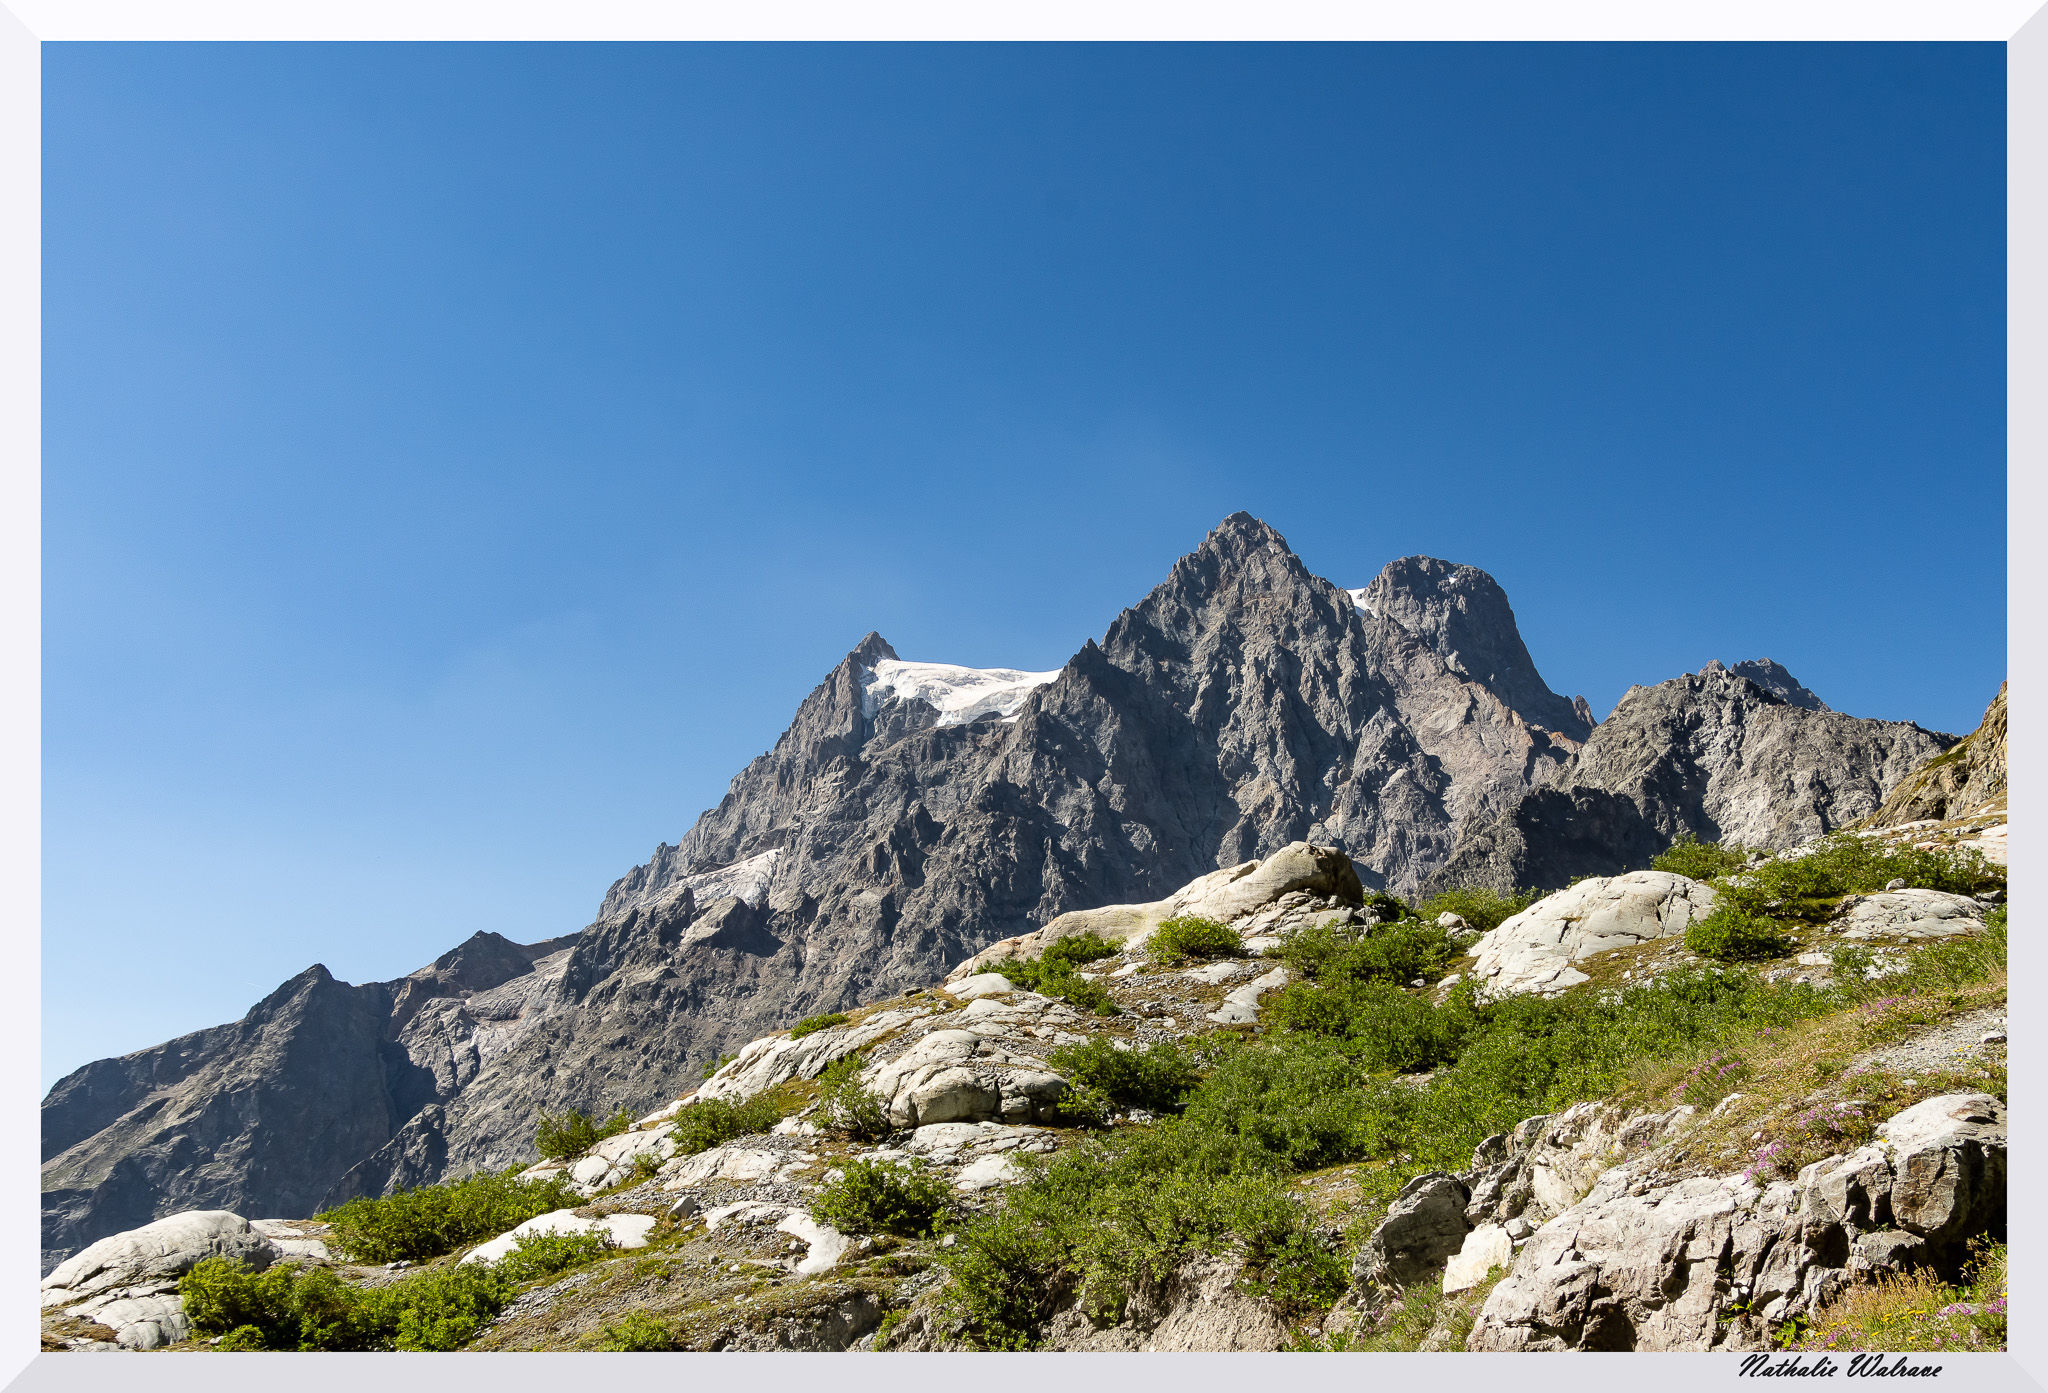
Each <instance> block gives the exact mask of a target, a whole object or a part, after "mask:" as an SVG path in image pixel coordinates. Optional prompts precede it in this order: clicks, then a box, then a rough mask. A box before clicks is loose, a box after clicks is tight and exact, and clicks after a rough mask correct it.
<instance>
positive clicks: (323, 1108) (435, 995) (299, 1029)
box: [43, 933, 567, 1270]
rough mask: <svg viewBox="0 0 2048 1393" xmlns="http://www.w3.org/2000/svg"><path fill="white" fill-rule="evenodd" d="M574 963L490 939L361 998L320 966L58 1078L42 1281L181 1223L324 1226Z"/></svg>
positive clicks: (51, 1114) (558, 945)
mask: <svg viewBox="0 0 2048 1393" xmlns="http://www.w3.org/2000/svg"><path fill="white" fill-rule="evenodd" d="M566 957H567V952H566V950H565V949H564V947H563V945H562V941H561V940H556V941H554V942H551V943H542V944H535V945H532V946H527V947H522V946H521V945H519V944H516V943H512V942H510V941H508V940H506V939H504V938H501V937H499V936H498V935H497V934H489V933H480V934H477V935H476V936H475V937H473V938H471V939H470V940H469V941H468V942H467V943H464V944H462V945H461V946H459V947H457V948H455V949H453V950H452V951H450V952H448V953H445V954H443V955H442V956H441V957H439V958H437V959H436V960H435V961H434V962H433V963H431V964H430V965H428V966H427V967H424V968H421V969H420V970H419V971H418V972H415V973H413V974H411V975H410V976H408V977H402V978H400V979H398V980H397V981H395V982H372V983H368V984H365V985H361V986H352V985H350V984H349V983H347V982H340V981H337V980H335V978H334V976H333V975H332V974H331V973H329V972H328V970H327V969H326V968H325V967H323V966H321V965H319V964H318V963H316V964H314V965H313V966H312V967H309V968H307V969H306V970H305V971H304V972H302V973H300V974H299V975H298V976H296V977H294V978H292V979H291V980H290V981H288V982H286V983H285V984H284V985H283V986H281V987H279V988H278V989H277V990H276V991H274V992H272V993H271V994H270V995H269V996H267V997H265V998H264V999H263V1000H262V1001H260V1002H258V1003H257V1004H256V1005H255V1006H254V1007H252V1008H251V1009H250V1011H249V1014H248V1015H246V1016H244V1017H243V1018H242V1019H241V1020H239V1021H236V1022H235V1023H233V1024H232V1025H222V1026H215V1027H213V1028H212V1029H210V1030H201V1031H197V1032H195V1033H193V1034H191V1035H185V1036H180V1037H179V1038H178V1039H176V1040H172V1041H170V1042H169V1043H168V1044H163V1045H158V1046H156V1047H155V1048H154V1049H147V1050H140V1051H137V1052H136V1053H134V1054H130V1055H123V1056H122V1057H120V1058H118V1059H102V1060H97V1061H95V1062H93V1063H91V1064H88V1065H86V1066H85V1067H84V1068H83V1069H79V1070H77V1071H75V1072H74V1073H71V1074H69V1075H67V1076H65V1077H64V1078H63V1079H60V1080H59V1081H58V1082H57V1084H56V1086H55V1087H53V1088H52V1089H51V1090H50V1093H49V1096H48V1097H46V1098H44V1100H43V1265H44V1268H45V1270H47V1269H48V1268H50V1267H52V1266H54V1265H55V1264H56V1263H57V1262H59V1261H61V1260H62V1259H63V1258H64V1257H66V1256H68V1255H69V1254H70V1253H72V1252H75V1251H76V1250H77V1249H78V1248H80V1247H82V1246H84V1245H85V1244H87V1243H90V1242H92V1241H93V1240H94V1239H96V1238H100V1237H103V1236H104V1235H106V1234H109V1233H116V1232H119V1231H120V1230H122V1229H125V1228H133V1227H135V1226H136V1225H138V1224H145V1223H148V1222H149V1221H150V1220H152V1219H155V1218H157V1217H160V1216H161V1215H164V1214H166V1213H170V1212H172V1211H174V1210H179V1209H194V1208H196V1209H216V1208H217V1209H233V1210H238V1211H239V1210H244V1209H246V1210H248V1211H250V1212H252V1213H261V1214H276V1215H301V1214H310V1213H311V1212H313V1210H314V1208H316V1207H317V1206H318V1205H319V1204H320V1203H321V1202H322V1201H323V1200H324V1199H325V1198H326V1197H327V1195H328V1193H329V1191H330V1190H331V1189H332V1188H333V1187H334V1185H335V1184H336V1183H337V1182H339V1181H340V1180H341V1179H342V1178H343V1176H344V1174H345V1173H347V1172H348V1171H349V1169H350V1168H351V1167H352V1166H354V1165H355V1164H356V1163H357V1162H358V1161H360V1160H361V1159H362V1158H363V1157H364V1156H367V1155H369V1154H371V1153H372V1152H375V1151H376V1150H377V1149H378V1148H379V1147H382V1146H384V1145H385V1143H386V1142H388V1141H390V1140H391V1138H392V1137H393V1136H394V1135H395V1134H396V1133H397V1132H398V1131H399V1129H400V1128H401V1127H402V1125H403V1124H404V1123H405V1122H406V1121H407V1120H408V1119H409V1118H411V1117H413V1116H414V1115H415V1114H417V1113H418V1112H419V1111H420V1109H421V1108H422V1107H425V1106H427V1105H428V1104H430V1103H431V1102H433V1101H434V1100H435V1099H436V1098H437V1097H438V1096H439V1095H440V1094H441V1093H443V1092H452V1091H453V1090H455V1089H458V1088H460V1087H461V1086H462V1085H464V1084H466V1083H467V1082H468V1081H469V1079H470V1078H472V1077H474V1075H475V1073H476V1066H477V1064H478V1062H479V1061H480V1060H481V1058H482V1056H483V1055H484V1054H485V1053H488V1051H489V1050H490V1048H491V1047H492V1043H493V1042H492V1040H491V1038H490V1036H491V1033H492V1030H493V1029H495V1030H496V1031H497V1032H498V1033H499V1034H500V1035H503V1034H507V1033H510V1032H512V1031H515V1030H516V1029H517V1025H518V1016H519V1011H518V1010H517V1009H516V1007H515V1008H514V1009H511V1010H507V1009H505V1006H506V1005H507V1003H508V1001H514V1000H516V998H517V997H518V995H519V993H520V990H521V989H520V988H519V987H518V986H516V985H513V986H512V987H511V990H510V992H509V993H508V991H507V990H506V988H507V986H508V984H517V983H522V982H523V983H525V984H527V985H528V986H529V987H530V986H531V985H533V984H535V983H537V982H539V981H541V980H545V979H546V977H547V969H548V967H549V966H550V965H559V964H560V963H561V962H562V961H563V960H565V959H566ZM537 966H538V967H539V969H540V971H538V972H536V967H537ZM493 989H496V990H495V992H494V990H493ZM494 997H495V998H496V1000H495V1002H494ZM486 1020H487V1021H489V1022H490V1024H488V1025H487V1024H485V1023H484V1022H485V1021H486Z"/></svg>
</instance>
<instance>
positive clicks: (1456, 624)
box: [1350, 556, 1593, 740]
mask: <svg viewBox="0 0 2048 1393" xmlns="http://www.w3.org/2000/svg"><path fill="white" fill-rule="evenodd" d="M1350 593H1351V594H1352V596H1353V598H1354V600H1355V602H1356V603H1357V606H1358V608H1359V610H1360V611H1361V612H1362V613H1365V614H1367V615H1372V616H1378V617H1385V618H1388V619H1392V620H1394V621H1395V622H1397V623H1399V624H1400V625H1401V626H1402V627H1403V628H1405V629H1407V630H1408V632H1410V633H1412V634H1414V635H1415V636H1416V637H1417V638H1418V639H1420V640H1421V641H1422V642H1423V643H1424V644H1425V645H1427V646H1428V647H1429V649H1430V650H1431V651H1432V652H1434V653H1435V654H1436V655H1437V656H1438V657H1439V658H1441V659H1443V661H1444V664H1445V666H1446V667H1448V668H1450V669H1451V671H1453V672H1455V673H1457V674H1458V675H1460V676H1461V677H1464V678H1467V679H1468V680H1470V681H1473V682H1477V683H1478V684H1479V685H1480V686H1482V687H1484V688H1486V689H1487V690H1488V691H1489V692H1492V693H1493V694H1494V695H1495V696H1496V697H1498V698H1500V700H1501V701H1502V702H1503V703H1504V704H1506V705H1507V706H1509V707H1511V708H1513V709H1514V710H1515V711H1517V712H1519V713H1520V714H1521V715H1522V716H1523V718H1524V719H1526V720H1528V721H1531V722H1534V723H1535V724H1538V725H1541V726H1544V727H1546V728H1548V729H1550V730H1554V731H1557V732H1559V733H1560V734H1563V735H1565V736H1568V737H1569V738H1571V739H1573V740H1584V739H1585V738H1586V736H1587V735H1588V734H1589V733H1590V732H1591V730H1592V726H1593V721H1592V719H1591V712H1590V711H1589V710H1587V709H1586V705H1585V702H1586V699H1585V698H1584V697H1579V698H1577V699H1576V700H1575V701H1568V700H1566V699H1565V698H1564V697H1561V696H1559V695H1558V694H1557V693H1556V692H1553V691H1552V690H1550V687H1549V686H1548V685H1547V684H1546V683H1545V682H1544V681H1543V678H1542V676H1541V675H1540V674H1538V673H1537V671H1536V662H1535V660H1534V659H1533V658H1531V657H1530V656H1529V648H1528V645H1527V644H1525V643H1524V642H1523V641H1522V634H1521V630H1520V629H1519V628H1517V627H1516V624H1515V611H1514V608H1513V606H1511V605H1509V604H1508V596H1507V592H1506V591H1505V590H1502V589H1501V588H1500V583H1499V582H1498V581H1496V580H1494V578H1493V577H1492V576H1490V575H1488V574H1487V573H1486V572H1484V571H1482V570H1480V569H1479V568H1478V567H1476V566H1463V565H1459V564H1457V563H1455V562H1451V561H1439V560H1437V559H1436V558H1435V557H1432V556H1404V557H1402V558H1401V559H1400V560H1398V561H1390V562H1388V563H1387V566H1386V569H1384V570H1382V571H1381V572H1380V573H1379V575H1378V576H1377V577H1375V578H1374V580H1373V582H1372V584H1371V585H1368V586H1366V587H1365V588H1364V589H1363V590H1355V591H1352V592H1350Z"/></svg>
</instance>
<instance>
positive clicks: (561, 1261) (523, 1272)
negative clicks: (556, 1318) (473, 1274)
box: [497, 1229, 618, 1282]
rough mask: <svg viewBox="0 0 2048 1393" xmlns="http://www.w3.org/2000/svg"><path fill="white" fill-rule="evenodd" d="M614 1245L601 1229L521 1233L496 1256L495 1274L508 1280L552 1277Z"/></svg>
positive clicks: (612, 1250)
mask: <svg viewBox="0 0 2048 1393" xmlns="http://www.w3.org/2000/svg"><path fill="white" fill-rule="evenodd" d="M617 1250H618V1245H617V1244H616V1243H614V1242H612V1236H611V1235H610V1234H609V1233H606V1232H604V1231H603V1230H601V1229H600V1230H596V1231H584V1232H581V1233H522V1234H521V1235H519V1238H518V1239H517V1240H516V1241H515V1242H514V1243H513V1245H512V1251H511V1252H509V1253H507V1254H506V1255H505V1256H504V1257H502V1258H500V1259H498V1262H497V1268H498V1274H499V1275H500V1276H502V1277H504V1278H505V1279H506V1280H507V1281H511V1282H531V1281H536V1280H538V1279H540V1278H542V1277H552V1276H554V1275H555V1274H556V1273H557V1272H562V1271H566V1270H567V1269H569V1268H571V1267H581V1266H582V1265H583V1264H584V1263H586V1262H596V1261H597V1260H598V1259H599V1258H601V1257H604V1256H606V1255H607V1254H610V1253H613V1252H616V1251H617Z"/></svg>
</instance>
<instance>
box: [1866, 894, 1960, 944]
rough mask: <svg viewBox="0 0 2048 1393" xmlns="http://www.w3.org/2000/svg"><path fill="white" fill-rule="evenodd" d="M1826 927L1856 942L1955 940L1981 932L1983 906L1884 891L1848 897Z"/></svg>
mask: <svg viewBox="0 0 2048 1393" xmlns="http://www.w3.org/2000/svg"><path fill="white" fill-rule="evenodd" d="M1828 927H1829V930H1830V931H1831V932H1834V933H1838V934H1840V935H1841V936H1842V937H1843V938H1849V939H1857V940H1869V939H1875V938H1898V939H1927V938H1955V937H1957V936H1958V935H1961V934H1972V933H1977V932H1978V931H1980V930H1981V929H1983V927H1984V906H1982V905H1980V904H1978V903H1977V902H1976V901H1975V900H1973V899H1971V898H1970V897H1969V896H1967V895H1951V894H1947V893H1945V892H1943V891H1940V890H1888V891H1885V892H1884V893H1882V894H1877V895H1851V896H1850V897H1849V898H1847V899H1845V900H1843V901H1842V903H1841V906H1840V907H1839V908H1838V909H1837V910H1836V911H1835V918H1834V920H1833V921H1832V922H1831V923H1830V924H1829V925H1828Z"/></svg>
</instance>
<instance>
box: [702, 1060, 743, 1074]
mask: <svg viewBox="0 0 2048 1393" xmlns="http://www.w3.org/2000/svg"><path fill="white" fill-rule="evenodd" d="M738 1058H739V1056H738V1055H736V1054H722V1055H719V1056H718V1057H717V1058H715V1059H711V1060H707V1061H706V1062H705V1064H704V1077H705V1078H707V1079H708V1078H710V1077H711V1076H712V1075H713V1074H715V1073H717V1072H718V1071H719V1070H720V1069H723V1068H724V1067H725V1066H726V1065H728V1064H730V1063H732V1062H733V1061H734V1060H735V1059H738Z"/></svg>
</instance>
